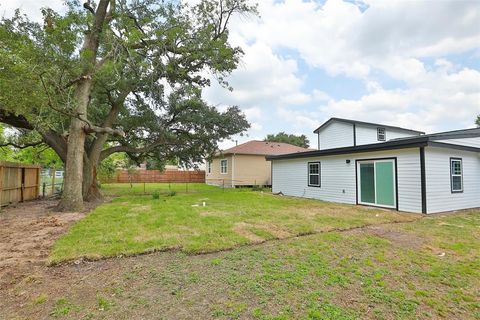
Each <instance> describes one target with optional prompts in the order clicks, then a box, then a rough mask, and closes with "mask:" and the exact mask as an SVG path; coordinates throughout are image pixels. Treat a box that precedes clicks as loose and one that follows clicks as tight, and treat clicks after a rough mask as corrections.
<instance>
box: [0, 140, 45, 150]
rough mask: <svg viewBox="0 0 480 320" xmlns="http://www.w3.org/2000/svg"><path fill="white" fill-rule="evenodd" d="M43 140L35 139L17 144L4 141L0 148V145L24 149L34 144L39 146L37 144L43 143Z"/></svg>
mask: <svg viewBox="0 0 480 320" xmlns="http://www.w3.org/2000/svg"><path fill="white" fill-rule="evenodd" d="M44 143H45V142H43V141H37V142H31V143H25V144H22V145H20V144H17V143H15V142H7V143H4V144H0V148H1V147H14V148H17V149H26V148H29V147H36V146H39V145H42V144H44Z"/></svg>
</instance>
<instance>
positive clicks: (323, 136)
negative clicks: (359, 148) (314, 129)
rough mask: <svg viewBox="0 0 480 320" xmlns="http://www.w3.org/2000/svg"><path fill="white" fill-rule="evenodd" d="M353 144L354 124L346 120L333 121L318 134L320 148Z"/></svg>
mask: <svg viewBox="0 0 480 320" xmlns="http://www.w3.org/2000/svg"><path fill="white" fill-rule="evenodd" d="M351 146H353V125H352V124H350V123H345V122H336V121H334V122H332V123H330V124H329V125H328V126H326V127H325V128H323V129H322V130H321V131H320V133H319V134H318V149H319V150H326V149H333V148H341V147H351Z"/></svg>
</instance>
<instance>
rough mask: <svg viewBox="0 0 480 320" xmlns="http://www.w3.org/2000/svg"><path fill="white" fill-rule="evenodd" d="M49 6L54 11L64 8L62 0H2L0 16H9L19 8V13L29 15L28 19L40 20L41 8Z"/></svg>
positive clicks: (60, 10)
mask: <svg viewBox="0 0 480 320" xmlns="http://www.w3.org/2000/svg"><path fill="white" fill-rule="evenodd" d="M43 7H49V8H52V9H54V10H56V11H59V12H62V11H63V10H65V6H64V1H63V0H49V1H48V2H47V1H38V0H2V3H0V16H5V17H11V16H12V15H13V13H14V12H15V9H20V12H21V13H24V14H26V15H28V16H29V17H30V19H32V20H34V21H36V22H41V21H42V18H43V16H42V13H41V11H40V10H41V8H43Z"/></svg>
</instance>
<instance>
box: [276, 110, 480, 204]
mask: <svg viewBox="0 0 480 320" xmlns="http://www.w3.org/2000/svg"><path fill="white" fill-rule="evenodd" d="M314 132H315V133H317V134H318V150H315V151H308V152H300V153H294V154H284V155H276V156H267V160H270V161H271V162H272V189H273V190H272V191H273V192H274V193H278V192H282V193H283V194H285V195H290V196H297V197H305V198H314V199H320V200H325V201H333V202H341V203H349V204H361V205H369V206H378V207H385V208H392V209H396V210H400V211H408V212H417V213H436V212H444V211H451V210H460V209H467V208H477V207H480V129H466V130H457V131H450V132H442V133H436V134H428V135H425V134H424V133H423V132H420V131H415V130H410V129H404V128H399V127H393V126H387V125H381V124H376V123H368V122H362V121H354V120H347V119H340V118H332V119H330V120H328V121H327V122H325V123H324V124H323V125H322V126H320V127H319V128H318V129H316V130H315V131H314Z"/></svg>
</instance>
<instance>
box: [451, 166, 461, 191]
mask: <svg viewBox="0 0 480 320" xmlns="http://www.w3.org/2000/svg"><path fill="white" fill-rule="evenodd" d="M454 162H459V163H460V174H458V173H456V174H455V173H453V163H454ZM453 177H460V181H461V188H460V189H458V190H454V189H453ZM450 191H451V192H452V193H462V192H463V159H462V158H450Z"/></svg>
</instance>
